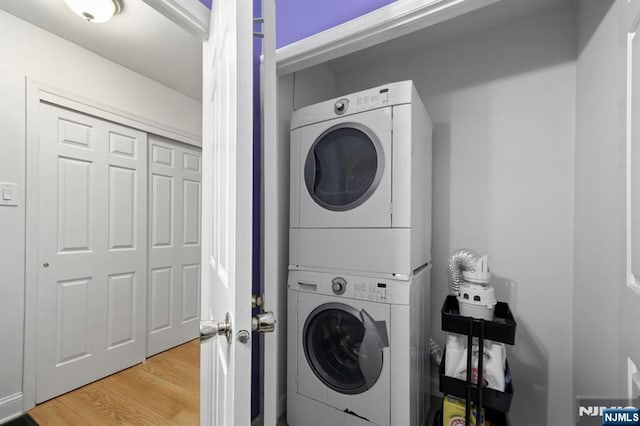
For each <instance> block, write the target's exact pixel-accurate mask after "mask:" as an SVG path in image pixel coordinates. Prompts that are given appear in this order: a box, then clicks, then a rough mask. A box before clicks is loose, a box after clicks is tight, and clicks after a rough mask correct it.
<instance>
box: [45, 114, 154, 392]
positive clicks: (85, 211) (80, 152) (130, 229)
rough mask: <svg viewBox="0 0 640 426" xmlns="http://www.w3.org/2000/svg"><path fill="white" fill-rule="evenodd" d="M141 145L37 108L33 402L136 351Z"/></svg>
mask: <svg viewBox="0 0 640 426" xmlns="http://www.w3.org/2000/svg"><path fill="white" fill-rule="evenodd" d="M146 142H147V141H146V134H145V133H142V132H139V131H136V130H133V129H129V128H126V127H123V126H119V125H116V124H113V123H110V122H107V121H103V120H99V119H96V118H94V117H90V116H87V115H83V114H80V113H76V112H73V111H69V110H66V109H63V108H58V107H54V106H52V105H48V104H44V103H43V104H41V105H40V111H39V178H38V179H39V194H38V197H39V200H38V202H39V205H38V217H39V224H38V226H39V229H38V233H39V243H38V244H39V260H40V264H39V268H40V270H39V274H38V355H37V360H38V361H37V390H36V392H37V395H36V399H37V402H42V401H45V400H47V399H49V398H52V397H54V396H57V395H59V394H62V393H64V392H67V391H69V390H71V389H74V388H76V387H79V386H82V385H84V384H87V383H89V382H92V381H94V380H96V379H99V378H101V377H104V376H106V375H109V374H111V373H114V372H116V371H118V370H121V369H124V368H127V367H129V366H131V365H134V364H136V363H138V362H141V361H142V360H143V359H144V357H145V336H146V333H145V330H146V323H145V314H146V241H147V238H146V235H147V234H146V226H145V223H146V218H147V209H146V188H147V171H146V164H147V151H146Z"/></svg>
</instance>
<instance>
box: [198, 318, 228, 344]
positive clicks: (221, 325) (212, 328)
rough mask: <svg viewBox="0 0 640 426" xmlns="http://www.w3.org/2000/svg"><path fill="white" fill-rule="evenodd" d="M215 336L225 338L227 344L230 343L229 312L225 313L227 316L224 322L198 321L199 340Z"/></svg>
mask: <svg viewBox="0 0 640 426" xmlns="http://www.w3.org/2000/svg"><path fill="white" fill-rule="evenodd" d="M215 336H225V337H226V338H227V343H231V315H229V312H227V315H226V316H225V317H224V321H215V320H204V321H200V340H201V341H202V340H206V339H209V338H211V337H215Z"/></svg>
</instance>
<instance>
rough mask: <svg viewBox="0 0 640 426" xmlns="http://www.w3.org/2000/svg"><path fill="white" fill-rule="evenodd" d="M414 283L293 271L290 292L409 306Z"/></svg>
mask: <svg viewBox="0 0 640 426" xmlns="http://www.w3.org/2000/svg"><path fill="white" fill-rule="evenodd" d="M411 283H412V280H411V279H409V280H402V279H393V278H386V277H371V276H363V275H349V274H344V273H340V272H320V271H306V270H290V271H289V279H288V287H289V289H291V290H295V291H301V292H305V293H316V294H324V295H327V296H333V297H340V298H347V299H355V300H364V301H369V302H378V303H389V304H408V303H410V294H411Z"/></svg>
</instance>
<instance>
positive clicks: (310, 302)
mask: <svg viewBox="0 0 640 426" xmlns="http://www.w3.org/2000/svg"><path fill="white" fill-rule="evenodd" d="M429 270H430V266H428V265H427V266H424V267H423V268H421V269H419V270H418V271H416V273H415V275H412V276H411V278H410V279H409V280H398V279H389V278H380V277H375V276H373V275H371V276H366V275H362V276H355V275H346V274H335V273H333V274H332V273H329V272H314V271H304V270H293V271H290V272H289V280H288V286H289V290H288V299H289V300H288V323H287V339H288V345H287V346H288V353H287V357H288V358H287V375H288V377H287V423H288V424H289V425H290V426H341V425H351V426H355V425H360V426H365V425H368V426H370V425H380V426H390V425H394V426H397V425H403V426H405V425H407V426H409V425H411V426H413V425H415V426H418V425H420V426H422V425H424V424H425V422H426V416H427V413H428V409H429V395H430V383H431V381H430V373H429V364H428V361H429V351H428V340H429V330H430V328H429V301H428V299H427V298H428V295H429V292H430V280H429V277H430V271H429Z"/></svg>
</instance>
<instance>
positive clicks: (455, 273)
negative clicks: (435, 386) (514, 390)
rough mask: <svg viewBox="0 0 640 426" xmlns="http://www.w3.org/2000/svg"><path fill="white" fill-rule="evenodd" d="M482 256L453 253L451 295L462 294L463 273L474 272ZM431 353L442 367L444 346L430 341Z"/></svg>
mask: <svg viewBox="0 0 640 426" xmlns="http://www.w3.org/2000/svg"><path fill="white" fill-rule="evenodd" d="M480 257H481V256H480V255H479V254H478V253H476V252H475V251H473V250H469V249H460V250H456V251H454V252H453V254H452V255H451V258H450V259H449V268H448V273H449V294H453V295H454V296H457V295H458V294H459V293H460V284H461V283H462V282H463V281H464V276H463V272H464V271H472V270H473V269H474V268H475V265H476V263H477V262H478V260H479V259H480ZM429 353H430V355H431V361H432V362H433V363H434V364H436V365H438V366H439V365H440V363H441V362H442V346H440V344H439V343H438V342H436V341H435V340H434V339H429Z"/></svg>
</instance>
